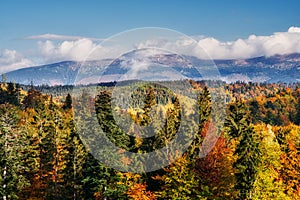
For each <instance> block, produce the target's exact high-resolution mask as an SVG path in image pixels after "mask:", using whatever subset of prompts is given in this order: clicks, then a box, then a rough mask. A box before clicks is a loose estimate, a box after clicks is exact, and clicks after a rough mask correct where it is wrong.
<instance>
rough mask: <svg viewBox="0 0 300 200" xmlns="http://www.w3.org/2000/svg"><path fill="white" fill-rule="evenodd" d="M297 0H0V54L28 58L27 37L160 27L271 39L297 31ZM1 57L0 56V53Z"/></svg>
mask: <svg viewBox="0 0 300 200" xmlns="http://www.w3.org/2000/svg"><path fill="white" fill-rule="evenodd" d="M299 8H300V1H299V0H284V1H283V0H281V1H274V0H240V1H238V0H224V1H222V0H219V1H217V0H203V1H200V0H194V1H193V0H191V1H183V0H182V1H179V0H151V1H150V0H149V1H145V0H127V1H125V0H123V1H121V0H119V1H112V0H110V1H109V0H105V1H101V0H92V1H83V0H82V1H75V0H74V1H71V0H70V1H67V0H65V1H63V0H60V1H59V0H57V1H55V0H48V1H46V0H45V1H40V0H19V1H17V0H2V1H0V52H1V51H4V50H6V49H10V50H16V51H19V52H21V53H22V54H24V53H25V54H26V53H28V52H26V50H27V49H29V48H33V46H35V45H36V41H33V40H24V38H26V37H28V36H35V35H42V34H57V35H68V36H70V35H71V36H83V37H92V38H106V37H109V36H111V35H113V34H116V33H118V32H121V31H125V30H128V29H132V28H137V27H145V26H146V27H149V26H154V27H164V28H170V29H174V30H177V31H180V32H182V33H184V34H187V35H190V36H197V35H204V36H207V37H213V38H216V39H217V40H219V41H224V42H226V41H235V40H237V39H239V38H242V39H245V38H248V37H249V35H251V34H255V35H259V36H269V35H272V34H273V33H274V32H285V31H287V30H288V29H289V27H291V26H295V27H300V12H299ZM0 55H1V54H0Z"/></svg>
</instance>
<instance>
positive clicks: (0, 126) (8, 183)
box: [0, 104, 29, 199]
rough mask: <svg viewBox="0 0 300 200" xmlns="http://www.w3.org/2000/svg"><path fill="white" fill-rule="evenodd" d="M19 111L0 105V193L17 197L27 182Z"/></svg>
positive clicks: (9, 196) (25, 139)
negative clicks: (19, 125)
mask: <svg viewBox="0 0 300 200" xmlns="http://www.w3.org/2000/svg"><path fill="white" fill-rule="evenodd" d="M19 120H20V115H19V111H18V110H17V109H16V108H15V107H14V106H11V105H9V104H6V105H1V106H0V195H1V196H2V198H3V199H18V193H19V192H20V191H21V190H22V189H23V188H24V187H25V186H27V185H28V184H29V182H28V180H27V178H26V171H27V168H26V166H25V164H24V163H25V160H23V159H24V157H25V152H24V149H23V148H24V147H26V146H27V143H26V142H27V138H26V136H25V133H24V132H23V131H22V130H20V129H19V127H18V123H19Z"/></svg>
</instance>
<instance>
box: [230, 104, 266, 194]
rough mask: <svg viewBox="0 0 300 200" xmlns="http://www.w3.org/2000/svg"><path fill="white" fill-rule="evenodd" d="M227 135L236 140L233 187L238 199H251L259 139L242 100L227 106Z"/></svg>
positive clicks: (258, 157)
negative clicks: (234, 180) (234, 182)
mask: <svg viewBox="0 0 300 200" xmlns="http://www.w3.org/2000/svg"><path fill="white" fill-rule="evenodd" d="M225 125H226V128H227V131H228V134H229V136H230V137H231V138H232V139H234V140H236V141H237V145H236V148H235V152H234V153H235V155H236V156H237V160H236V161H235V162H234V164H233V167H234V168H235V169H236V173H235V177H236V184H235V188H236V189H237V191H238V198H239V199H252V197H251V192H252V191H251V190H252V188H253V185H254V182H255V180H256V176H257V170H258V166H259V163H260V156H261V152H260V150H259V141H258V138H257V135H256V133H255V131H254V129H253V125H252V124H251V119H250V117H249V112H248V108H247V107H246V104H245V103H244V102H242V100H237V101H236V102H234V103H233V104H232V105H230V106H229V114H228V116H227V118H226V122H225Z"/></svg>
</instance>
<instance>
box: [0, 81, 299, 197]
mask: <svg viewBox="0 0 300 200" xmlns="http://www.w3.org/2000/svg"><path fill="white" fill-rule="evenodd" d="M187 82H188V83H189V84H191V85H192V91H187V92H193V93H194V94H197V99H196V104H197V106H198V107H197V109H193V108H190V111H185V112H182V110H181V109H180V103H179V100H178V96H176V94H173V93H171V92H169V91H168V90H167V89H166V88H163V87H160V86H158V85H156V84H152V85H150V86H144V87H141V88H139V89H138V90H135V95H137V96H140V97H141V98H135V99H137V101H132V102H130V105H129V106H128V107H130V108H129V109H120V108H118V107H115V106H112V105H114V104H112V93H113V89H114V87H119V89H120V90H123V89H124V88H126V87H129V86H126V85H125V86H122V85H120V86H115V85H114V83H112V84H105V85H98V86H91V87H96V88H97V91H98V93H97V96H96V97H92V96H91V95H89V91H88V90H86V89H82V90H80V88H79V90H80V92H79V93H76V94H75V93H73V92H72V90H73V89H74V88H73V87H72V86H53V87H50V86H38V87H35V86H33V85H29V86H23V85H19V84H15V83H11V82H8V83H7V82H5V81H2V82H1V83H0V113H1V114H0V195H1V197H2V198H3V199H5V200H6V199H32V200H39V199H87V200H92V199H95V200H96V199H99V200H100V199H105V200H111V199H112V200H115V199H136V200H140V199H143V200H155V199H192V200H193V199H207V200H210V199H241V200H244V199H253V200H254V199H278V200H283V199H287V200H288V199H291V200H294V199H300V84H299V83H290V84H285V83H251V82H250V83H244V82H236V83H231V84H226V83H224V91H225V94H226V98H225V99H226V108H225V110H226V113H225V114H226V115H224V118H225V119H224V124H221V125H220V124H218V123H217V122H216V121H214V120H213V119H212V117H211V114H212V103H211V102H212V98H211V90H210V88H208V87H206V85H205V83H203V82H196V81H190V80H189V81H188V80H187ZM124 90H125V89H124ZM76 95H77V96H76ZM78 95H79V96H80V95H81V96H80V98H77V97H78ZM142 97H143V98H142ZM122 101H124V103H126V102H127V101H126V99H125V98H124V99H120V102H121V103H122ZM127 103H128V102H127ZM155 105H158V106H157V107H156V109H157V110H156V111H157V113H156V115H154V116H156V117H157V119H156V121H159V120H162V121H163V123H158V125H157V124H155V123H151V120H154V119H152V118H153V115H151V114H150V113H151V112H152V108H153V107H154V106H155ZM80 106H82V107H84V109H78V107H80ZM89 109H90V110H89ZM118 109H119V110H118ZM115 110H117V111H115ZM193 110H196V111H197V112H198V113H196V114H197V115H198V116H199V120H198V122H197V124H194V126H195V127H196V130H193V131H194V135H195V137H194V140H193V142H192V143H191V145H190V146H189V148H188V149H187V150H186V151H185V152H184V153H183V155H181V156H180V157H179V158H177V159H173V158H172V157H170V158H168V159H169V165H167V166H165V167H163V168H161V169H158V170H155V171H150V172H146V171H145V172H140V173H133V172H128V171H119V170H116V169H114V168H112V167H109V165H106V164H105V163H103V162H100V161H99V159H97V158H96V157H95V156H94V153H93V152H92V150H91V148H90V145H86V144H89V143H90V144H93V142H94V141H93V137H91V139H89V136H87V137H84V139H83V138H82V137H81V135H82V134H83V133H86V132H88V131H90V130H94V127H96V126H100V127H101V129H102V130H104V131H105V134H106V136H107V138H109V140H110V141H113V142H114V144H115V145H116V146H118V147H120V148H122V149H124V151H129V152H135V153H143V152H152V151H155V150H156V149H161V148H162V147H163V146H164V145H166V144H167V143H169V142H170V141H171V140H172V139H173V138H174V137H175V135H176V133H177V131H178V129H179V126H183V127H187V126H188V124H183V123H181V119H182V118H183V117H185V118H186V119H189V118H190V117H191V116H189V115H192V112H193ZM77 111H80V112H83V113H81V114H80V115H78V113H76V112H77ZM85 112H86V113H85ZM113 112H120V113H121V114H122V113H123V114H124V115H125V114H126V115H129V116H130V119H131V122H130V123H128V124H129V125H128V126H129V131H128V133H126V132H124V131H122V130H120V128H119V127H118V125H117V124H116V121H115V119H114V115H113ZM89 113H92V114H95V116H97V120H98V121H96V122H94V121H92V120H91V119H90V117H92V115H90V114H89ZM163 113H164V114H163ZM183 115H186V116H183ZM76 116H80V117H76ZM87 122H88V123H87ZM94 123H97V124H94ZM131 123H132V124H133V123H134V124H137V125H140V126H145V125H148V124H150V123H151V124H152V125H153V127H154V130H157V131H155V135H154V136H152V137H148V138H144V137H141V136H140V135H139V134H138V133H136V132H135V131H136V130H135V129H130V124H131ZM157 127H160V128H157ZM210 128H213V129H214V130H216V132H217V137H216V138H215V144H214V146H213V148H212V149H211V151H209V153H208V154H207V155H206V156H203V157H199V156H198V155H199V152H200V151H201V144H202V143H203V141H204V138H205V137H206V135H207V133H208V131H209V130H210ZM186 130H187V132H185V133H184V134H189V133H188V131H191V130H188V129H186ZM129 132H131V133H130V134H129ZM89 140H91V141H89ZM98 144H99V146H100V149H99V151H101V141H98ZM96 149H97V150H98V148H96ZM94 151H95V150H94ZM121 153H122V152H120V154H121ZM173 153H174V152H173ZM175 153H176V152H175ZM120 162H121V163H122V164H123V165H124V166H126V165H128V166H129V165H130V163H131V162H133V161H132V159H131V158H129V157H126V156H123V157H122V159H121V160H120ZM141 171H143V169H141Z"/></svg>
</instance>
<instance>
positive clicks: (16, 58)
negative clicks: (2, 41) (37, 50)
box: [0, 49, 33, 73]
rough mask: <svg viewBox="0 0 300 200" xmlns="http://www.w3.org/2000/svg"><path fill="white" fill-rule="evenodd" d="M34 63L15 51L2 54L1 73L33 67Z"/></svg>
mask: <svg viewBox="0 0 300 200" xmlns="http://www.w3.org/2000/svg"><path fill="white" fill-rule="evenodd" d="M32 65H33V62H32V61H31V60H29V59H27V58H25V57H24V56H23V55H22V54H20V53H18V52H17V51H15V50H9V49H5V50H4V51H3V52H0V73H6V72H9V71H12V70H16V69H21V68H25V67H29V66H32Z"/></svg>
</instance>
